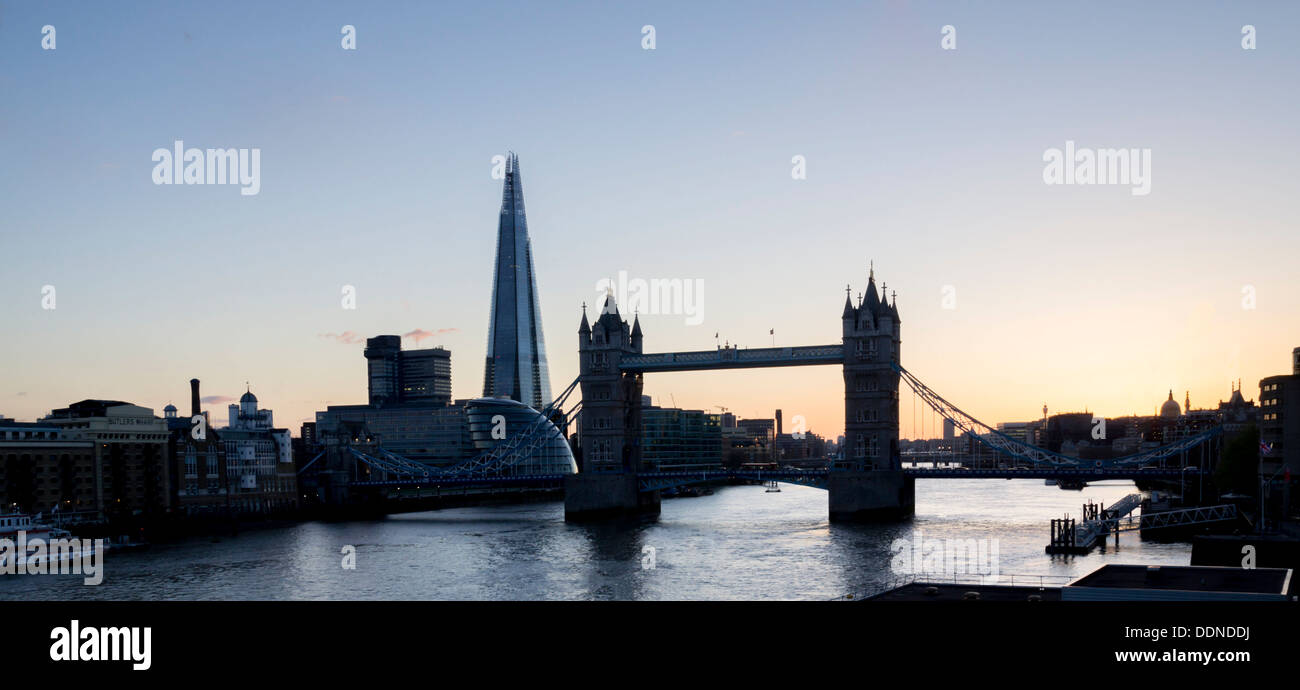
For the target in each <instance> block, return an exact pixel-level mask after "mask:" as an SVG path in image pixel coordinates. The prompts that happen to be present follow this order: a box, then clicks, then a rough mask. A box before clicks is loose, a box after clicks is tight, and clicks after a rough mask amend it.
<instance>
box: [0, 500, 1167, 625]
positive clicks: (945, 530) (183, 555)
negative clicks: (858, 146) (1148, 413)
mask: <svg viewBox="0 0 1300 690" xmlns="http://www.w3.org/2000/svg"><path fill="white" fill-rule="evenodd" d="M1135 491H1136V489H1135V488H1134V486H1133V485H1132V483H1131V482H1123V481H1115V482H1105V483H1101V484H1098V485H1093V486H1089V487H1087V488H1085V489H1084V490H1083V491H1065V490H1061V489H1059V488H1057V487H1055V486H1045V485H1044V484H1043V482H1042V481H1041V480H1029V479H1014V480H1002V479H922V480H918V481H917V483H916V516H915V517H914V518H913V519H911V520H910V521H906V522H900V523H895V524H879V525H842V524H830V523H829V522H828V520H827V517H826V492H825V491H822V490H819V489H814V488H808V487H802V486H792V485H782V490H781V491H780V492H779V493H769V492H767V491H766V490H765V488H764V487H762V486H731V487H723V488H718V489H717V490H716V491H715V493H713V494H712V495H708V496H699V497H694V498H674V499H667V500H664V502H663V513H662V515H660V516H659V517H658V519H656V520H652V521H646V522H643V523H640V524H635V525H630V526H629V525H624V526H621V527H616V526H612V525H578V524H568V523H566V522H565V521H564V504H563V501H555V502H548V503H532V504H525V505H514V506H491V507H473V508H454V509H447V510H441V511H431V512H423V513H406V514H400V515H392V516H389V517H388V518H386V519H381V520H373V521H357V522H307V523H301V524H296V525H292V526H288V527H280V528H268V529H256V530H249V531H245V532H241V533H240V534H239V535H238V536H234V537H222V538H220V539H212V538H202V539H198V538H196V539H192V540H187V541H182V542H178V543H172V544H160V545H155V546H153V547H152V548H150V549H149V550H146V551H136V552H109V553H108V554H107V555H106V557H105V563H104V568H105V576H104V581H103V583H102V584H100V585H98V586H86V585H83V584H82V579H81V577H80V576H76V575H58V576H50V575H21V576H18V575H16V576H6V577H0V599H3V600H24V599H50V600H86V599H109V600H176V599H180V600H190V599H207V600H211V599H216V600H278V599H312V600H331V599H341V600H352V599H368V600H369V599H397V600H411V599H453V600H588V599H591V600H624V599H635V600H678V599H697V600H698V599H706V600H713V599H739V600H754V599H764V600H769V599H770V600H780V599H798V600H826V599H835V598H843V597H845V596H846V595H854V596H855V597H861V596H863V595H867V594H872V593H875V592H878V591H880V590H881V589H883V588H885V587H886V586H888V585H890V584H891V583H894V582H896V581H897V580H898V578H899V576H900V574H896V573H894V572H893V571H892V570H891V561H892V560H894V558H893V555H894V552H893V551H891V544H893V543H894V541H895V540H896V539H907V540H910V541H912V542H915V541H916V540H917V539H918V538H920V539H921V540H922V542H923V543H927V542H929V541H930V540H935V539H938V540H947V539H962V540H965V539H976V540H994V539H996V540H997V542H996V549H997V556H998V559H997V571H998V574H999V576H1000V581H1001V582H1004V583H1005V582H1007V581H1008V578H1010V577H1012V576H1014V578H1015V581H1016V582H1017V583H1018V584H1019V583H1021V582H1022V578H1023V577H1024V576H1040V575H1042V576H1050V577H1051V580H1052V581H1051V582H1049V583H1048V584H1058V585H1059V584H1061V580H1063V579H1065V578H1073V577H1078V576H1081V575H1083V574H1086V573H1088V572H1090V571H1092V570H1093V569H1095V568H1097V567H1099V566H1100V565H1102V564H1104V563H1141V564H1152V565H1154V564H1160V565H1187V564H1188V562H1189V559H1190V554H1191V545H1190V544H1189V543H1186V542H1175V543H1157V542H1143V541H1141V540H1140V539H1139V538H1138V537H1137V535H1136V533H1125V534H1122V535H1121V536H1120V544H1119V548H1118V550H1116V549H1115V548H1114V546H1113V543H1114V542H1113V539H1112V541H1111V545H1110V546H1108V547H1107V549H1106V551H1105V552H1102V551H1094V552H1093V553H1092V554H1090V555H1087V556H1073V557H1062V556H1048V555H1046V554H1045V553H1044V551H1043V548H1044V546H1046V544H1047V542H1048V537H1049V528H1048V521H1049V520H1050V519H1051V518H1054V517H1061V516H1062V515H1063V514H1065V513H1069V514H1070V515H1071V516H1074V517H1076V518H1077V517H1078V516H1079V514H1080V505H1081V504H1082V503H1083V502H1084V501H1086V500H1088V499H1091V500H1094V501H1098V502H1103V503H1105V504H1108V505H1109V504H1110V503H1112V502H1114V501H1116V500H1118V499H1119V498H1121V497H1123V496H1124V495H1126V494H1129V493H1133V492H1135ZM986 544H987V545H991V544H992V542H991V541H990V542H986ZM349 545H350V546H352V547H354V548H355V559H356V560H355V566H356V567H355V568H354V569H348V568H345V567H344V565H343V564H344V554H343V551H344V549H345V547H347V546H349ZM645 547H652V549H653V563H651V562H650V558H649V553H650V550H648V549H646V548H645ZM990 548H991V547H990ZM648 566H652V567H648Z"/></svg>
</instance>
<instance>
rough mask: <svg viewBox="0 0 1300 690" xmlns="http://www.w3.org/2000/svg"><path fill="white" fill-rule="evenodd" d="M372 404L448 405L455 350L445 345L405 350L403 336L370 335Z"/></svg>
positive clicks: (368, 369) (368, 360) (368, 358)
mask: <svg viewBox="0 0 1300 690" xmlns="http://www.w3.org/2000/svg"><path fill="white" fill-rule="evenodd" d="M365 356H366V373H367V379H368V381H369V384H370V405H371V406H372V407H383V406H384V405H390V404H394V403H402V404H418V405H446V404H447V403H449V402H451V353H450V352H448V351H447V350H445V349H443V348H441V347H434V348H428V349H424V350H403V349H402V338H401V337H400V336H396V335H380V336H376V337H374V338H368V339H366V349H365Z"/></svg>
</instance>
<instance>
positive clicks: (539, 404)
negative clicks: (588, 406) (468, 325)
mask: <svg viewBox="0 0 1300 690" xmlns="http://www.w3.org/2000/svg"><path fill="white" fill-rule="evenodd" d="M496 396H505V397H508V398H510V399H512V400H517V401H519V402H521V403H523V404H525V405H528V406H530V407H532V408H533V409H535V410H541V409H542V408H543V407H545V406H546V405H548V404H549V403H550V402H551V381H550V375H549V373H548V372H547V366H546V344H545V343H544V342H543V341H542V314H541V310H540V309H539V308H538V302H537V278H536V275H535V274H534V273H533V250H532V243H531V242H530V241H529V239H528V220H527V218H526V217H525V216H524V188H523V185H522V183H521V182H520V178H519V157H518V156H516V155H515V154H513V153H512V154H510V155H509V157H508V158H507V159H506V179H505V189H504V191H503V193H502V195H501V218H500V221H499V222H498V224H497V258H496V267H495V269H494V271H493V276H492V313H491V317H490V318H489V320H488V342H487V366H486V367H485V368H484V372H483V397H496Z"/></svg>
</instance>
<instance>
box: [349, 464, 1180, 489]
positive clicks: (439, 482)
mask: <svg viewBox="0 0 1300 690" xmlns="http://www.w3.org/2000/svg"><path fill="white" fill-rule="evenodd" d="M832 471H834V470H824V469H781V470H745V469H740V470H724V469H716V470H676V471H674V470H667V471H657V472H641V473H639V474H638V475H637V479H638V481H639V482H640V487H641V491H654V490H656V489H667V488H671V487H674V486H685V485H688V484H699V483H702V482H709V481H717V480H748V481H757V482H769V481H777V482H783V483H789V484H801V485H804V486H812V487H816V488H821V489H824V488H826V478H827V475H828V474H829V473H830V472H832ZM565 476H567V475H563V474H534V475H518V476H505V477H502V476H492V475H488V474H478V475H438V474H429V475H426V476H423V477H420V478H416V479H391V480H386V481H361V482H353V483H352V486H358V487H362V486H366V487H376V488H416V489H432V488H440V487H446V488H455V487H469V486H502V487H507V486H525V487H535V488H559V487H562V486H563V485H564V477H565ZM903 476H905V477H910V478H912V479H1081V480H1087V481H1094V482H1096V481H1104V480H1110V479H1178V478H1180V477H1186V478H1188V479H1196V478H1199V476H1200V472H1199V471H1190V470H1189V471H1179V470H1177V469H1127V468H1122V467H1090V468H1060V467H1042V468H1031V469H963V468H959V467H940V468H908V469H904V470H903Z"/></svg>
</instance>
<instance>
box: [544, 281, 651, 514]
mask: <svg viewBox="0 0 1300 690" xmlns="http://www.w3.org/2000/svg"><path fill="white" fill-rule="evenodd" d="M641 343H642V333H641V321H640V319H639V318H634V323H633V325H632V326H631V327H629V326H628V323H627V321H624V320H623V319H622V317H621V316H620V315H619V312H618V304H617V303H615V301H614V296H613V295H612V294H610V295H606V297H605V304H604V306H603V307H602V308H601V313H600V316H599V317H598V318H597V319H596V323H595V325H594V326H593V325H590V324H589V323H588V321H587V310H586V308H585V307H584V308H583V311H582V325H581V326H579V328H578V357H579V366H578V370H579V374H580V376H581V384H580V385H581V389H582V411H581V412H580V413H579V414H578V454H577V459H578V474H576V475H571V476H569V477H567V478H566V479H565V487H564V517H565V519H566V520H582V519H600V518H606V517H611V516H613V517H617V516H619V515H632V514H640V513H654V514H657V513H658V512H659V492H657V491H655V492H648V493H641V492H639V491H638V483H637V474H638V473H639V472H640V471H641V470H642V469H644V468H643V467H642V459H641V391H642V383H643V382H642V374H640V373H623V372H621V371H620V370H619V362H620V361H621V359H622V357H623V356H624V355H627V354H641Z"/></svg>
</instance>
